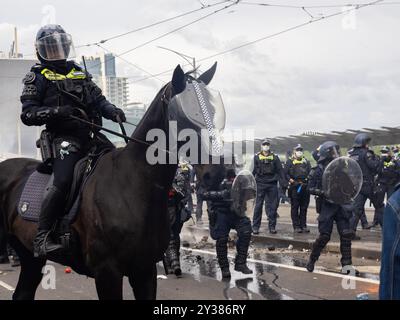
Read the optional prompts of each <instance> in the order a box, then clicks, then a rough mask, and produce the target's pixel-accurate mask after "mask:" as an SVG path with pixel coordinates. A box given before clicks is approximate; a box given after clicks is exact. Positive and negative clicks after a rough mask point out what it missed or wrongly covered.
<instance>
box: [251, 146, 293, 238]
mask: <svg viewBox="0 0 400 320" xmlns="http://www.w3.org/2000/svg"><path fill="white" fill-rule="evenodd" d="M253 175H254V176H255V178H256V181H257V199H256V205H255V208H254V215H253V233H254V234H258V233H259V229H260V225H261V217H262V209H263V202H264V201H265V206H266V212H267V216H268V227H269V232H270V233H272V234H275V233H276V218H277V214H278V212H277V210H278V205H279V195H278V182H280V185H281V187H282V188H284V187H287V183H286V182H285V179H284V173H283V168H282V163H281V161H280V159H279V157H278V156H277V155H275V154H274V153H273V152H272V151H271V141H270V140H268V139H266V140H264V141H263V142H262V144H261V151H260V152H259V153H257V154H256V155H255V156H254V168H253Z"/></svg>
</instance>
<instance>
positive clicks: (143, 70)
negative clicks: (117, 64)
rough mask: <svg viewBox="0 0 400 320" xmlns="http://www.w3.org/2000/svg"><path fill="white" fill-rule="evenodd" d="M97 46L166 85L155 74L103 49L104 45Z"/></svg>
mask: <svg viewBox="0 0 400 320" xmlns="http://www.w3.org/2000/svg"><path fill="white" fill-rule="evenodd" d="M97 46H98V47H99V48H101V49H103V50H104V51H107V52H108V53H111V54H112V55H114V56H115V57H117V58H119V59H121V60H122V61H125V62H126V63H128V64H129V65H131V66H133V67H135V68H136V69H138V70H140V71H142V72H144V73H147V74H148V75H150V76H151V77H152V78H154V79H157V80H159V81H161V82H162V83H166V82H165V81H164V80H162V79H160V78H157V76H156V75H154V74H152V73H150V72H148V71H147V70H145V69H143V68H142V67H139V66H138V65H136V64H134V63H132V62H130V61H129V60H126V59H125V58H123V57H121V56H120V55H118V54H116V53H114V52H112V51H110V50H108V49H107V48H105V47H103V46H102V45H100V44H97Z"/></svg>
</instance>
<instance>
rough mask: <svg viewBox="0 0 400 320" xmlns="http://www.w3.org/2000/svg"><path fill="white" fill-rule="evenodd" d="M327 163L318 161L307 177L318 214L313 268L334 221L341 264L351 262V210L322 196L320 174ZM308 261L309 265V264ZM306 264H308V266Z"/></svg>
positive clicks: (330, 232) (329, 236) (345, 264)
mask: <svg viewBox="0 0 400 320" xmlns="http://www.w3.org/2000/svg"><path fill="white" fill-rule="evenodd" d="M327 165H328V163H326V162H325V163H323V164H322V163H319V164H318V165H317V166H316V167H315V168H312V170H311V172H310V175H309V177H308V191H309V192H310V194H313V195H315V196H317V199H316V202H317V212H318V213H319V216H318V231H319V236H318V238H317V239H316V240H315V242H314V244H313V248H312V251H311V255H310V262H311V264H312V268H310V269H309V267H307V269H309V271H312V270H313V269H314V266H313V265H314V263H315V262H316V261H317V260H318V258H319V256H320V254H321V252H322V250H323V249H324V248H325V246H326V245H327V243H328V242H329V240H330V238H331V234H332V230H333V223H334V222H336V227H337V230H338V233H339V235H340V253H341V255H342V257H341V264H342V266H347V265H351V264H352V259H351V239H352V236H353V232H352V229H351V227H350V219H351V211H349V210H348V209H347V208H346V207H343V206H341V205H338V204H334V203H332V202H330V201H328V200H327V199H325V198H324V194H323V191H322V175H323V173H324V171H325V168H326V166H327ZM310 262H309V265H311V264H310ZM309 265H308V266H309Z"/></svg>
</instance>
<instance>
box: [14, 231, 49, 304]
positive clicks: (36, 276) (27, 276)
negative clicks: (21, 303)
mask: <svg viewBox="0 0 400 320" xmlns="http://www.w3.org/2000/svg"><path fill="white" fill-rule="evenodd" d="M11 245H12V247H13V248H14V250H15V251H16V252H17V255H18V257H19V259H20V262H21V271H20V274H19V279H18V284H17V288H16V289H15V291H14V294H13V296H12V298H13V300H33V299H35V293H36V289H37V287H38V286H39V284H40V281H41V280H42V277H43V274H42V268H43V266H44V265H45V264H46V260H45V259H36V258H34V257H33V254H32V253H31V252H30V251H29V250H28V249H26V248H25V247H24V246H23V245H22V244H21V243H20V242H19V241H18V240H17V239H13V240H12V242H11Z"/></svg>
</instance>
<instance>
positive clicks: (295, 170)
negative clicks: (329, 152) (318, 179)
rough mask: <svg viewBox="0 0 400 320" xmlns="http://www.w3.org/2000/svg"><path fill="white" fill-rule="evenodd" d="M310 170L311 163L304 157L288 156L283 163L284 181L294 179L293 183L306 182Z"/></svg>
mask: <svg viewBox="0 0 400 320" xmlns="http://www.w3.org/2000/svg"><path fill="white" fill-rule="evenodd" d="M310 171H311V164H310V162H309V161H308V160H307V159H306V158H304V157H303V158H302V159H300V160H299V159H296V158H290V159H288V161H287V162H286V165H285V174H286V181H289V180H290V179H293V180H295V183H294V185H296V184H299V183H306V182H307V179H308V175H309V174H310Z"/></svg>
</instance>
